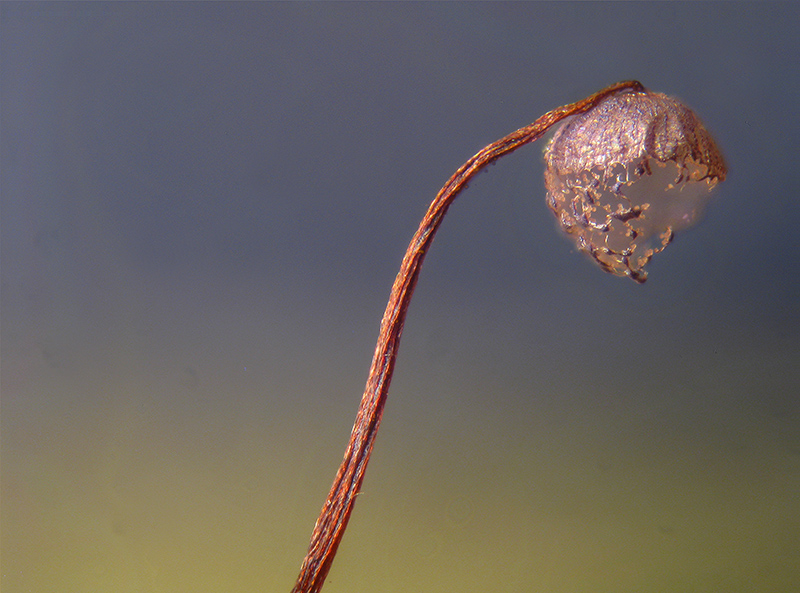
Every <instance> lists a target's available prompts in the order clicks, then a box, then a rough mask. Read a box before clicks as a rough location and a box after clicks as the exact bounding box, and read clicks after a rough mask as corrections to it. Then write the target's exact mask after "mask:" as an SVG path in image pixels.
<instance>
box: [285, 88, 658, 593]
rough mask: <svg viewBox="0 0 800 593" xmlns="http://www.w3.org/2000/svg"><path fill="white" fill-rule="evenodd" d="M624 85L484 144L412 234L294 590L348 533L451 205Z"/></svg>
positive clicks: (305, 588)
mask: <svg viewBox="0 0 800 593" xmlns="http://www.w3.org/2000/svg"><path fill="white" fill-rule="evenodd" d="M626 89H627V90H633V91H642V90H644V89H643V87H642V85H641V83H639V82H636V81H625V82H620V83H617V84H615V85H612V86H610V87H608V88H605V89H603V90H601V91H599V92H597V93H595V94H593V95H591V96H589V97H587V98H585V99H583V100H581V101H578V102H577V103H572V104H570V105H565V106H563V107H559V108H558V109H554V110H552V111H550V112H548V113H546V114H545V115H543V116H542V117H540V118H539V119H537V120H536V121H535V122H533V123H532V124H530V125H528V126H525V127H524V128H520V129H519V130H517V131H516V132H512V133H511V134H509V135H507V136H505V137H503V138H501V139H500V140H497V141H496V142H494V143H492V144H490V145H488V146H486V147H485V148H483V150H481V151H480V152H479V153H478V154H476V155H475V156H473V157H472V158H471V159H469V160H468V161H467V162H466V163H464V164H463V165H462V166H461V167H460V168H459V169H458V171H456V172H455V174H454V175H453V176H452V177H451V178H450V179H449V181H448V182H447V183H446V184H445V185H444V187H443V188H442V189H441V191H439V194H438V195H437V196H436V198H435V199H434V200H433V202H431V205H430V206H429V207H428V211H427V212H426V213H425V217H424V218H423V219H422V222H421V223H420V225H419V228H418V229H417V232H416V234H415V235H414V238H413V239H411V243H410V244H409V246H408V249H407V250H406V253H405V256H404V257H403V262H402V264H401V265H400V272H399V273H398V274H397V278H396V279H395V281H394V285H393V286H392V291H391V294H390V296H389V302H388V304H387V305H386V312H385V313H384V314H383V320H382V321H381V328H380V335H379V336H378V343H377V345H376V347H375V355H374V357H373V359H372V366H371V367H370V371H369V376H368V378H367V384H366V388H365V389H364V395H363V396H362V398H361V404H360V406H359V408H358V413H357V415H356V420H355V423H354V424H353V431H352V433H351V435H350V442H349V444H348V445H347V449H346V450H345V453H344V459H343V460H342V464H341V466H339V471H338V472H337V474H336V478H335V479H334V481H333V486H332V487H331V490H330V493H329V494H328V498H327V499H326V500H325V504H324V505H323V506H322V511H321V512H320V515H319V518H318V519H317V522H316V524H315V525H314V531H313V533H312V534H311V543H310V545H309V547H308V553H307V554H306V557H305V559H304V560H303V564H302V567H301V569H300V575H299V576H298V578H297V582H296V583H295V586H294V589H292V593H317V592H318V591H320V590H321V589H322V585H323V584H324V582H325V577H326V576H327V574H328V571H329V570H330V568H331V565H332V564H333V559H334V556H335V555H336V550H337V548H338V547H339V543H340V542H341V540H342V536H343V535H344V531H345V528H346V527H347V522H348V521H349V519H350V514H351V513H352V512H353V505H354V504H355V500H356V496H357V494H358V492H359V489H360V488H361V482H362V481H363V479H364V471H365V470H366V468H367V462H368V461H369V457H370V454H371V453H372V446H373V444H374V442H375V437H376V435H377V434H378V427H379V426H380V423H381V416H382V415H383V408H384V405H385V404H386V397H387V395H388V393H389V384H390V382H391V379H392V371H393V370H394V363H395V359H396V358H397V350H398V347H399V345H400V336H401V334H402V332H403V324H404V322H405V318H406V311H407V310H408V305H409V303H410V301H411V296H412V294H413V292H414V287H415V285H416V283H417V278H418V276H419V271H420V267H421V266H422V262H423V260H424V259H425V254H426V252H427V251H428V249H429V248H430V245H431V243H432V242H433V237H434V235H435V234H436V231H437V229H438V228H439V225H440V224H441V222H442V219H443V217H444V215H445V213H446V212H447V209H448V208H449V206H450V204H451V203H452V202H453V200H454V199H455V198H456V196H457V195H458V194H459V193H460V192H461V190H462V189H464V187H465V186H466V185H467V183H468V182H469V181H470V179H472V177H473V176H474V175H475V174H476V173H478V172H480V171H481V170H482V169H483V168H484V167H486V166H487V165H489V164H490V163H492V162H493V161H495V160H497V159H499V158H500V157H501V156H503V155H505V154H508V153H510V152H512V151H514V150H516V149H517V148H519V147H521V146H524V145H525V144H528V143H530V142H533V141H534V140H537V139H538V138H540V137H541V136H542V135H543V134H544V133H545V132H547V130H548V129H549V128H550V127H551V126H552V125H553V124H555V123H557V122H559V121H561V120H562V119H564V118H565V117H569V116H572V115H576V114H579V113H584V112H585V111H587V110H589V109H591V108H592V107H594V106H595V105H597V103H599V102H600V101H601V100H602V99H604V98H606V97H607V96H609V95H611V94H613V93H616V92H619V91H622V90H626Z"/></svg>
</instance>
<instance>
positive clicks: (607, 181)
mask: <svg viewBox="0 0 800 593" xmlns="http://www.w3.org/2000/svg"><path fill="white" fill-rule="evenodd" d="M545 163H546V170H545V186H546V188H547V205H548V206H549V207H550V209H551V210H552V211H553V212H554V214H555V215H556V217H557V218H558V220H559V222H560V223H561V227H562V228H563V230H564V231H566V232H567V233H568V234H570V235H572V236H573V237H574V238H575V240H576V242H577V245H578V247H579V248H580V249H581V250H582V251H585V252H586V253H588V254H589V255H590V256H591V257H592V258H593V259H594V260H595V261H596V262H597V264H598V265H600V267H601V268H602V269H603V270H605V271H606V272H609V273H611V274H615V275H618V276H628V277H630V278H632V279H633V280H635V281H637V282H640V283H641V282H644V281H645V280H646V279H647V272H646V271H645V269H644V267H645V265H646V264H647V263H648V262H649V261H650V259H651V258H652V257H653V256H654V255H655V254H656V253H659V252H661V251H663V250H664V248H665V247H666V246H667V245H669V243H670V242H671V241H672V239H673V237H674V235H675V232H676V231H678V230H681V229H684V228H686V227H688V226H691V225H692V224H694V223H695V222H696V221H697V220H698V219H699V218H700V217H701V216H702V212H703V209H704V207H705V204H706V203H707V202H708V200H709V198H710V195H711V190H712V189H713V188H714V187H715V186H716V184H717V183H719V182H720V181H723V180H724V179H725V175H726V171H727V170H726V167H725V162H724V160H723V158H722V155H721V153H720V151H719V149H718V148H717V145H716V143H715V142H714V140H713V138H712V137H711V135H710V134H709V132H708V130H706V128H705V126H703V124H702V123H701V122H700V120H699V119H698V118H697V116H696V115H695V113H694V112H693V111H692V110H691V109H689V108H688V107H686V106H685V105H684V104H683V103H681V102H680V101H677V100H676V99H673V98H671V97H668V96H666V95H663V94H660V93H653V92H650V91H644V92H634V91H627V92H621V93H619V94H617V95H613V96H611V97H608V98H607V99H605V100H604V101H602V102H601V103H599V104H598V105H597V106H596V107H595V108H594V109H592V110H590V111H588V112H586V113H584V114H581V115H578V116H575V117H573V118H571V119H570V120H568V121H566V122H565V123H564V124H562V125H561V127H560V128H559V129H558V130H557V131H556V133H555V135H554V136H553V138H552V140H551V141H550V142H549V143H548V145H547V148H546V149H545Z"/></svg>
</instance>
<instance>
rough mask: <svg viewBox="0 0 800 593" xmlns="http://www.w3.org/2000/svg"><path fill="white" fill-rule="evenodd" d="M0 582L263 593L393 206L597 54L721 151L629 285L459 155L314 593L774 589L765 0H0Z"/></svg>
mask: <svg viewBox="0 0 800 593" xmlns="http://www.w3.org/2000/svg"><path fill="white" fill-rule="evenodd" d="M0 15H1V17H2V20H1V21H0V25H1V26H2V29H1V31H0V33H1V34H0V49H1V50H2V70H1V72H0V74H1V75H2V78H0V84H2V90H1V92H2V96H1V98H2V104H1V105H0V109H2V112H1V118H2V155H1V156H2V161H1V164H2V179H1V180H0V183H1V185H0V189H1V190H2V507H3V508H2V550H0V551H1V552H2V554H1V555H2V560H1V562H2V567H1V568H2V574H1V575H0V583H1V584H2V588H3V591H4V593H17V592H21V591H56V590H57V591H60V592H61V593H66V592H72V591H75V592H85V591H115V592H116V591H120V592H129V591H130V592H134V591H136V592H138V591H173V592H174V591H191V592H193V593H198V592H205V591H208V592H212V591H213V592H219V591H237V592H245V591H288V590H289V588H290V587H291V585H292V583H293V580H294V578H295V576H296V571H297V569H298V568H299V565H300V561H301V559H302V556H303V554H304V553H305V549H306V546H307V543H308V537H309V535H310V532H311V528H312V526H313V523H314V520H315V518H316V516H317V513H318V511H319V507H320V505H321V504H322V501H323V499H324V496H325V494H326V493H327V490H328V487H329V485H330V482H331V480H332V478H333V475H334V473H335V469H336V466H337V464H338V463H339V461H340V459H341V455H342V452H343V450H344V446H345V443H346V440H347V436H348V433H349V430H350V428H351V425H352V420H353V416H354V414H355V410H356V407H357V403H358V399H359V397H360V394H361V390H362V387H363V382H364V379H365V376H366V371H367V367H368V363H369V359H370V356H371V354H372V350H373V347H374V340H375V337H376V335H377V329H378V321H379V318H380V315H381V313H382V311H383V307H384V305H385V299H386V297H387V296H388V290H389V287H390V285H391V281H392V279H393V277H394V275H395V273H396V271H397V267H398V264H399V261H400V258H401V255H402V253H403V251H404V249H405V247H406V245H407V242H408V240H409V239H410V237H411V235H412V233H413V231H414V229H415V228H416V225H417V223H418V221H419V219H420V217H421V216H422V214H423V212H424V211H425V208H426V207H427V204H428V202H429V201H430V200H431V199H432V198H433V196H434V195H435V193H436V192H437V191H438V189H439V188H440V186H441V185H442V184H443V183H444V181H445V180H446V179H447V178H448V177H449V176H450V175H451V174H452V172H453V171H454V170H455V169H456V167H458V166H459V165H460V164H461V163H462V162H464V161H465V160H466V159H467V158H468V157H469V156H471V155H472V154H474V153H475V152H477V150H479V149H480V148H481V147H482V146H484V145H485V144H487V143H489V142H491V141H493V140H495V139H497V138H499V137H500V136H503V135H505V134H506V133H508V132H510V131H512V130H514V129H516V128H518V127H520V126H522V125H525V124H527V123H529V122H530V121H532V120H533V119H535V118H536V117H538V116H539V115H541V114H542V113H544V112H545V111H547V110H549V109H551V108H553V107H556V106H558V105H562V104H564V103H568V102H571V101H574V100H577V99H580V98H582V97H583V96H585V95H587V94H589V93H591V92H593V91H595V90H598V89H599V88H602V87H603V86H606V85H607V84H610V83H612V82H616V81H618V80H623V79H629V78H636V79H639V80H641V81H642V82H643V83H644V84H645V85H646V86H648V87H649V88H651V89H653V90H656V91H661V92H666V93H669V94H672V95H675V96H677V97H679V98H681V99H683V100H684V101H686V102H687V103H688V104H689V105H690V106H692V107H693V108H694V109H695V110H696V111H697V112H698V113H699V114H700V116H701V118H702V119H703V120H704V122H705V123H706V124H707V126H708V127H709V128H710V129H711V130H712V132H713V133H714V134H715V136H716V138H717V140H718V141H719V144H720V146H721V147H722V149H723V151H724V154H725V156H726V159H727V161H728V165H729V169H730V174H729V178H728V180H727V181H726V182H725V183H724V184H723V185H722V186H721V188H720V191H719V195H718V198H717V200H716V201H715V202H714V204H713V205H712V207H711V208H710V210H709V212H708V213H707V216H706V219H705V220H704V221H703V222H702V223H701V224H700V225H699V226H698V227H697V228H694V229H691V230H690V231H688V232H685V233H683V234H681V235H679V236H678V238H677V240H676V241H675V243H674V244H673V245H671V246H670V247H669V248H668V249H667V250H666V251H665V252H664V253H663V254H661V255H659V256H657V257H656V258H655V260H654V261H653V262H652V264H651V266H650V280H649V281H648V283H647V284H646V285H644V286H637V285H635V284H634V283H633V282H630V281H629V280H625V279H618V278H614V277H612V276H609V275H606V274H603V273H602V272H601V271H600V270H599V269H598V268H597V267H596V266H594V265H593V264H592V263H590V262H589V261H588V260H587V259H586V258H585V257H583V256H582V255H581V254H579V253H576V252H575V250H574V248H573V247H572V245H571V244H570V243H569V242H568V241H567V240H566V239H564V238H562V237H561V236H560V231H558V230H557V229H556V224H555V221H554V219H553V217H552V215H551V214H550V212H549V211H548V210H547V208H546V207H545V205H544V200H543V194H544V190H543V185H542V164H541V150H542V148H543V145H542V144H539V145H533V146H531V147H526V148H524V149H522V150H520V151H518V152H517V153H515V154H513V155H511V156H509V157H507V158H504V159H503V160H501V161H500V162H498V163H497V164H496V165H495V166H494V167H491V168H490V169H489V171H488V172H487V173H484V174H483V175H481V177H480V178H479V179H478V180H476V181H475V182H474V183H473V184H472V185H471V186H470V188H469V189H468V190H467V191H466V192H465V193H464V194H463V195H462V196H461V197H460V198H459V199H458V201H457V202H456V204H455V205H454V207H453V208H452V209H451V211H450V213H449V214H448V218H447V220H446V221H445V223H444V225H443V228H442V230H441V232H440V233H439V235H438V236H437V240H436V242H435V245H434V248H433V250H432V251H431V254H430V256H429V258H428V260H427V262H426V265H425V267H424V268H423V271H422V276H421V280H420V283H419V288H418V291H417V295H416V297H415V300H414V302H413V303H412V306H411V310H410V316H409V320H408V323H407V325H406V332H405V336H404V342H403V346H402V348H401V353H400V359H399V363H398V368H397V372H396V375H395V381H394V384H393V389H392V393H391V395H390V397H389V404H388V407H387V412H386V417H385V419H384V424H383V426H382V432H381V435H380V436H379V438H378V443H377V447H376V451H375V454H374V456H373V461H372V464H371V466H370V469H369V471H368V472H367V478H366V481H365V484H364V492H363V494H362V495H361V496H360V497H359V503H358V505H357V507H356V510H355V514H354V516H353V520H352V521H351V524H350V527H349V530H348V533H347V535H346V537H345V540H344V543H343V545H342V546H341V548H340V551H339V555H338V558H337V561H336V563H335V564H334V568H333V570H332V572H331V574H330V577H329V582H328V584H327V585H326V588H325V590H326V591H327V592H328V593H335V592H336V591H371V592H390V591H462V592H469V591H476V592H477V591H495V590H499V589H503V590H515V591H532V592H548V593H556V592H564V593H575V592H587V593H589V592H591V593H601V592H609V593H612V592H613V593H619V592H625V591H631V592H633V591H636V592H665V593H666V592H672V591H681V592H683V591H692V592H709V593H712V592H713V593H718V592H719V591H730V592H739V591H754V592H756V591H757V592H759V593H765V592H785V591H788V590H789V589H790V588H791V587H792V586H794V585H796V583H797V582H798V580H800V566H798V564H797V558H796V553H797V549H798V548H800V503H799V502H798V491H800V401H798V400H799V399H800V396H798V393H800V376H799V375H800V373H799V372H798V352H800V348H799V346H800V335H799V334H800V332H798V326H799V325H800V323H799V321H800V320H799V319H798V299H799V298H800V295H799V293H798V281H797V263H796V262H797V260H798V256H800V247H799V246H800V241H799V240H798V230H797V229H798V226H797V224H798V223H797V221H798V218H799V215H800V213H799V212H798V208H797V188H798V186H799V185H800V167H798V164H797V148H796V145H797V138H798V133H800V130H799V129H798V128H799V127H800V126H799V125H798V108H797V102H798V97H800V88H799V86H800V85H798V67H797V64H798V58H799V55H798V54H799V53H800V52H798V41H797V31H798V30H800V18H798V17H799V16H800V12H799V11H798V8H797V5H796V4H794V3H790V4H764V3H758V4H740V3H686V4H683V3H672V2H670V3H664V4H662V3H619V4H605V3H603V4H594V3H575V4H573V3H558V4H546V3H530V4H527V3H514V4H503V3H490V4H460V3H443V4H412V3H402V4H383V3H381V4H316V3H314V4H294V3H290V4H271V3H230V4H227V3H226V4H216V3H201V4H190V3H169V4H160V3H119V4H116V3H115V4H105V3H87V4H80V3H58V4H49V3H30V4H17V3H9V2H4V3H2V5H0Z"/></svg>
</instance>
